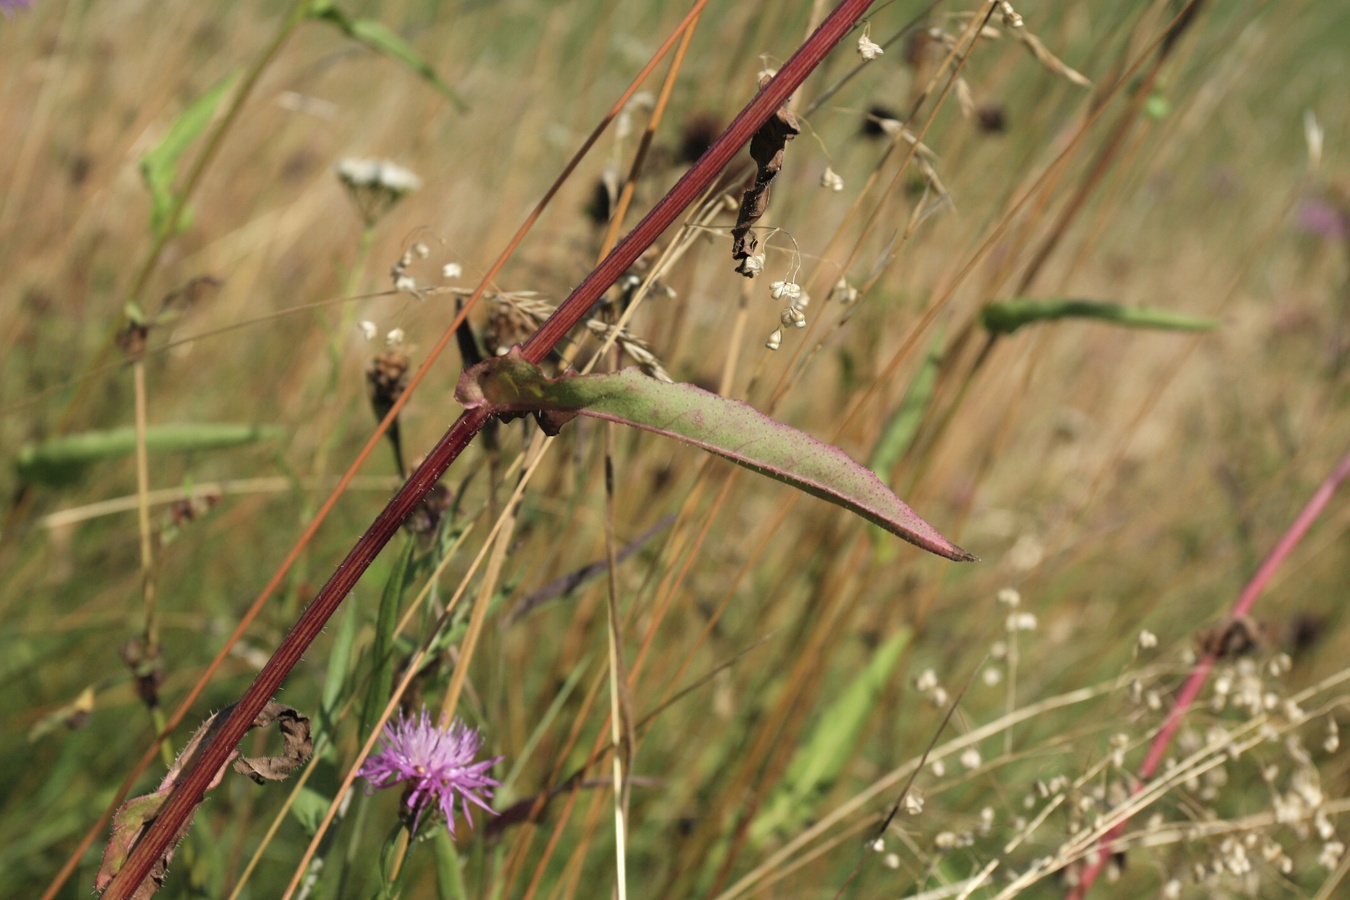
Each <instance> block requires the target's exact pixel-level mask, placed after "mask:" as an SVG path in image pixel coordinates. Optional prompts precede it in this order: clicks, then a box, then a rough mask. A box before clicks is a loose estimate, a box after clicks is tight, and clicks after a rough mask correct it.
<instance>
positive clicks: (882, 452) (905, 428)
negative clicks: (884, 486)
mask: <svg viewBox="0 0 1350 900" xmlns="http://www.w3.org/2000/svg"><path fill="white" fill-rule="evenodd" d="M941 365H942V338H941V337H938V338H937V339H936V340H934V341H933V344H932V346H930V347H929V348H928V355H927V356H926V357H924V360H923V363H922V365H920V366H919V370H918V371H917V372H915V373H914V380H913V381H911V382H910V383H909V389H908V390H906V391H905V396H904V397H902V398H901V399H900V405H898V406H897V407H896V408H895V411H894V412H893V413H891V417H890V419H888V420H887V422H886V427H885V428H884V429H883V430H882V432H881V437H880V438H879V439H878V440H877V443H876V446H875V447H873V448H872V456H871V458H870V459H869V460H868V461H867V468H869V469H871V470H872V471H873V472H876V473H877V477H878V478H880V479H881V480H882V481H886V480H887V479H888V478H890V473H891V470H892V469H894V468H895V466H896V464H897V463H899V462H900V458H901V457H902V456H904V455H905V451H907V450H908V449H909V447H910V445H911V444H913V443H914V438H915V437H917V436H918V434H919V425H920V424H921V423H922V422H923V414H924V413H925V412H926V411H927V410H928V403H929V401H931V400H932V399H933V391H934V389H935V388H936V387H937V377H938V369H939V368H940V367H941Z"/></svg>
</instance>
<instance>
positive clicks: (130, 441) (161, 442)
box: [15, 422, 286, 485]
mask: <svg viewBox="0 0 1350 900" xmlns="http://www.w3.org/2000/svg"><path fill="white" fill-rule="evenodd" d="M285 433H286V430H285V429H284V428H278V427H267V426H260V425H242V424H236V423H230V422H218V423H200V424H172V425H153V426H151V427H149V428H147V429H146V430H145V446H146V450H147V451H148V452H150V453H172V452H180V453H181V452H187V451H201V450H220V449H224V448H227V447H235V446H239V445H241V444H251V443H255V442H257V441H262V440H269V439H274V438H279V437H281V436H283V435H284V434H285ZM135 449H136V429H135V428H132V427H125V428H112V429H109V430H107V431H86V432H83V433H80V434H72V435H68V436H66V437H61V438H56V439H54V440H50V441H45V442H43V443H40V444H26V445H24V447H23V448H22V449H20V450H19V455H18V458H17V459H16V461H15V463H16V467H17V469H18V473H19V477H20V478H22V479H23V480H25V481H28V482H34V483H41V484H49V485H60V484H65V483H68V482H70V481H71V480H73V479H74V478H76V477H78V475H79V474H80V472H81V471H83V470H84V469H86V468H88V467H89V466H91V465H93V464H95V463H98V462H102V461H104V460H111V459H118V458H120V457H124V456H129V455H130V454H131V453H132V452H133V451H134V450H135Z"/></svg>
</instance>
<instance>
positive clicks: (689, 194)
mask: <svg viewBox="0 0 1350 900" xmlns="http://www.w3.org/2000/svg"><path fill="white" fill-rule="evenodd" d="M872 2H873V0H842V2H841V3H840V4H839V6H838V7H837V8H836V9H835V10H834V12H832V13H830V15H829V16H828V17H827V18H826V19H825V21H824V22H822V23H821V24H820V27H819V28H817V29H816V31H815V32H814V33H813V34H812V35H811V36H810V37H809V38H807V40H806V42H805V43H804V44H802V46H801V47H800V48H799V49H798V50H797V52H796V53H794V54H793V56H792V58H791V59H789V60H788V61H787V63H786V64H785V65H784V66H783V67H782V68H781V69H780V70H779V71H778V74H777V75H776V76H775V77H774V78H773V80H772V81H770V82H769V83H768V85H766V86H765V87H764V89H763V90H762V91H760V92H759V93H758V94H757V95H756V96H755V98H754V99H753V100H751V101H750V103H749V104H747V105H746V107H745V108H744V109H743V110H741V113H740V115H738V116H737V117H736V118H735V120H734V121H732V123H731V124H730V125H729V126H727V130H726V131H725V132H723V134H722V136H721V137H720V138H718V139H717V141H716V143H714V144H713V146H712V147H710V148H709V149H708V151H707V152H706V153H705V154H704V155H703V156H702V158H700V159H699V161H698V162H697V163H695V164H694V166H693V168H691V169H690V170H689V171H688V172H686V173H685V175H684V177H683V178H681V179H680V180H679V182H677V183H676V184H675V186H674V187H673V188H671V189H670V191H669V192H668V193H667V194H666V195H665V196H664V197H663V198H662V199H661V201H660V202H659V203H657V204H656V206H655V207H653V208H652V211H651V212H649V213H648V214H647V215H646V217H645V218H643V220H642V221H641V222H639V223H638V225H637V227H636V228H634V229H633V230H632V231H631V232H630V233H629V234H628V236H627V237H626V238H624V239H623V240H622V241H621V242H620V243H619V245H618V246H617V247H615V248H614V250H613V251H612V252H611V253H610V254H609V256H607V257H605V259H604V260H603V261H602V262H601V263H600V265H598V266H596V268H595V269H594V270H593V271H592V272H591V274H590V275H588V276H587V277H586V279H585V280H584V281H583V282H582V283H581V284H579V285H577V287H576V289H575V290H574V291H572V293H571V294H570V295H569V296H568V298H567V299H566V300H565V301H563V303H562V305H561V306H559V307H558V309H557V310H556V311H555V312H554V314H553V315H552V316H551V317H550V318H549V319H548V321H546V322H545V323H544V324H543V325H541V326H540V327H539V330H538V331H537V332H535V333H534V335H533V336H531V337H530V339H529V340H528V341H526V342H525V344H524V346H523V347H522V352H523V353H524V356H525V358H526V359H528V360H530V361H531V362H534V363H539V362H541V361H543V359H544V357H545V356H547V355H548V354H549V353H550V352H551V351H552V350H553V348H554V347H555V346H557V344H558V342H559V341H561V340H562V338H563V337H564V336H565V335H566V334H567V333H568V332H569V331H571V330H572V328H573V327H575V326H576V325H577V323H579V322H580V321H581V320H582V319H583V318H584V317H585V315H586V314H587V312H589V311H590V308H591V306H593V305H594V304H595V302H596V301H597V300H599V299H600V296H601V295H602V294H603V293H604V292H605V291H606V290H608V289H609V287H610V286H611V285H612V284H613V283H614V282H615V281H617V280H618V278H619V276H620V275H622V274H623V273H624V272H625V271H626V270H627V269H628V267H629V266H631V265H632V264H633V262H634V261H635V260H636V259H637V258H638V256H640V255H641V254H642V252H643V251H644V250H646V249H647V248H648V247H650V246H651V245H652V244H653V243H654V242H655V241H656V239H657V238H658V237H660V236H661V233H662V232H663V231H665V230H666V229H667V228H669V227H670V226H671V225H672V224H673V223H674V222H675V218H676V217H677V216H678V215H679V214H680V213H681V212H682V211H683V210H684V209H685V207H687V206H688V205H689V204H690V203H692V202H693V201H694V198H695V197H697V196H698V194H699V193H700V192H701V191H703V190H704V189H705V188H706V187H707V186H708V184H709V183H710V182H711V181H712V179H713V178H714V177H715V176H716V175H717V173H718V172H720V171H721V170H722V169H723V168H724V167H725V166H726V165H727V163H729V162H731V159H732V157H733V156H735V155H736V153H737V151H739V150H740V148H741V147H742V146H744V145H745V144H746V142H748V141H749V140H750V137H751V136H752V135H753V134H754V133H755V131H757V130H758V129H759V127H760V126H761V125H763V124H764V122H765V121H767V120H768V118H769V116H771V115H773V114H774V112H776V111H777V110H778V108H779V107H780V106H782V105H783V104H784V103H785V102H787V99H788V98H789V97H790V96H791V95H792V93H793V92H794V91H796V90H797V88H798V87H800V86H801V84H802V82H803V81H805V80H806V76H807V75H809V74H811V72H812V70H814V69H815V67H816V66H818V65H819V64H820V61H821V60H822V59H824V58H825V54H826V53H828V52H829V51H830V49H831V48H832V47H833V46H834V45H835V44H836V43H838V42H839V40H840V38H842V37H843V36H844V35H845V34H847V33H848V32H849V31H850V30H851V29H852V28H853V26H854V24H855V23H856V22H857V21H858V19H859V18H860V17H861V16H862V14H863V13H864V12H865V11H866V10H867V8H868V7H869V6H871V5H872ZM489 416H490V413H488V412H485V411H481V410H471V411H468V412H465V413H464V414H462V415H461V416H460V417H459V418H458V419H457V420H455V423H454V424H453V425H451V426H450V430H449V431H447V432H446V433H445V436H444V437H442V438H441V440H440V442H439V443H437V444H436V447H435V448H434V449H433V450H432V451H431V453H429V454H428V455H427V457H426V459H425V460H424V461H423V462H422V464H421V465H420V466H418V467H417V469H416V471H414V472H413V473H412V475H411V476H409V478H408V481H407V482H406V483H405V484H404V485H403V487H401V488H400V489H399V491H398V493H397V494H395V495H394V498H393V499H392V500H390V501H389V504H388V505H387V506H386V507H385V508H384V510H383V511H382V512H381V513H380V514H379V515H378V516H377V517H376V518H375V521H374V522H373V523H371V526H370V528H368V529H367V530H366V533H365V534H363V535H362V536H361V539H360V540H359V541H357V542H356V546H354V547H353V548H352V549H351V552H349V553H348V554H347V557H346V559H344V560H343V561H342V563H341V564H340V565H339V566H338V568H337V571H335V572H334V573H333V575H332V576H331V577H330V578H329V579H328V582H327V583H326V584H325V585H324V586H323V588H322V590H320V591H319V593H318V595H317V596H315V598H314V600H313V601H312V602H311V603H310V604H309V606H307V607H306V608H305V610H304V612H302V613H301V614H300V619H299V620H298V621H297V622H296V623H295V627H293V628H292V629H291V630H290V632H289V633H288V634H287V635H286V637H285V638H284V639H283V640H282V642H281V645H280V646H279V647H277V650H276V652H275V653H274V654H272V658H271V659H269V660H268V661H267V665H265V666H263V669H262V671H261V672H259V673H258V676H257V678H255V679H254V681H253V684H252V685H250V686H249V688H248V690H247V691H245V692H244V696H243V697H242V698H240V700H239V702H238V704H236V705H235V707H234V709H233V710H232V711H231V712H230V715H229V718H228V719H227V720H226V721H225V723H224V725H222V726H221V728H220V731H219V732H218V734H217V736H216V738H215V740H213V741H212V742H211V744H210V745H209V746H207V747H206V749H205V750H204V751H203V752H202V754H201V755H200V757H199V758H198V759H197V761H196V764H195V765H193V767H192V769H191V771H189V772H188V774H187V775H186V777H185V778H184V779H183V781H182V782H181V783H180V784H179V786H178V787H177V789H175V790H174V791H173V793H172V794H170V795H169V798H168V800H166V801H165V803H164V806H163V808H162V809H161V810H160V812H159V815H158V816H157V817H156V818H155V821H154V823H153V824H152V825H151V826H150V829H149V830H148V831H147V832H146V833H145V835H144V836H143V837H142V838H141V839H140V840H139V841H138V842H137V843H136V846H135V847H134V848H133V850H132V851H131V855H130V856H129V857H128V859H127V861H126V864H125V865H123V866H122V868H121V870H119V871H118V873H117V875H116V877H115V878H113V880H112V882H111V883H110V884H109V885H108V888H107V890H106V891H105V892H104V894H103V897H104V900H125V898H127V897H130V896H131V895H132V893H134V892H135V890H136V888H137V886H138V885H140V883H141V882H142V881H143V880H144V879H145V877H146V875H147V874H148V873H149V872H150V869H151V867H152V866H153V865H154V863H155V860H157V859H159V858H160V857H161V856H162V855H163V853H164V850H165V848H166V847H167V846H168V844H169V841H170V840H172V838H173V835H174V834H175V833H177V831H178V829H179V828H180V827H181V826H182V824H183V823H184V822H186V821H187V820H188V818H189V817H191V815H192V811H193V810H194V809H195V808H196V807H197V805H198V804H199V803H200V802H201V800H202V798H203V796H204V795H205V793H206V789H207V785H208V784H209V782H210V781H211V776H212V775H213V774H214V773H215V772H216V771H218V770H219V769H220V767H221V766H223V765H224V764H225V762H226V760H227V759H228V757H229V754H230V752H231V751H233V750H234V748H235V746H236V745H237V744H238V743H239V741H240V739H241V738H243V736H244V734H245V733H246V732H247V731H248V729H249V727H250V725H251V724H252V722H253V719H254V718H255V717H256V716H257V715H258V713H259V712H260V711H261V710H262V708H263V706H265V705H266V704H267V701H268V700H270V699H271V698H272V696H273V695H274V694H275V693H276V692H277V691H278V690H279V689H280V688H281V684H282V682H283V681H284V680H285V678H286V676H287V675H288V674H289V673H290V671H291V669H292V668H293V667H294V666H295V664H296V663H297V662H299V661H300V658H301V657H302V656H303V655H304V653H305V651H306V650H307V649H308V648H309V645H310V644H311V643H313V642H314V639H315V638H317V637H318V636H319V634H320V633H321V632H322V631H323V629H324V626H325V625H326V624H327V622H328V620H329V618H331V617H332V615H333V613H335V612H336V611H337V609H338V606H339V605H340V604H341V603H342V601H343V599H345V598H346V596H347V594H348V592H350V591H351V589H352V587H353V586H355V584H356V582H357V580H358V579H359V578H360V577H361V575H362V574H364V573H365V571H366V569H367V568H369V566H370V564H371V562H372V561H374V559H375V557H376V556H378V555H379V553H380V551H381V550H383V549H384V546H385V545H386V544H387V543H389V541H390V539H392V538H393V536H394V534H395V532H397V531H398V528H399V525H400V524H401V523H402V522H403V520H404V518H406V517H407V516H408V514H409V513H411V512H412V511H413V510H414V509H416V508H417V505H418V504H419V503H421V502H422V499H423V498H424V497H425V496H426V495H427V493H428V492H429V491H430V490H431V489H432V487H434V486H435V485H436V482H438V481H439V480H440V479H441V476H442V475H444V474H445V472H446V470H447V469H449V468H450V465H451V464H452V463H453V462H454V461H455V460H456V459H457V458H459V455H460V453H462V452H463V451H464V449H465V448H466V447H468V446H469V442H470V441H472V440H473V438H474V436H475V435H477V434H478V432H479V431H480V430H481V429H482V427H483V425H484V424H486V422H487V420H488V418H489Z"/></svg>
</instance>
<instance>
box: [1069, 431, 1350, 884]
mask: <svg viewBox="0 0 1350 900" xmlns="http://www.w3.org/2000/svg"><path fill="white" fill-rule="evenodd" d="M1347 476H1350V450H1347V451H1346V454H1345V456H1343V457H1341V462H1340V465H1338V466H1336V468H1335V469H1334V470H1333V471H1332V473H1331V474H1330V475H1328V476H1327V478H1326V480H1325V481H1323V482H1322V484H1321V486H1320V487H1318V489H1317V492H1316V493H1315V494H1313V495H1312V498H1311V499H1310V500H1308V503H1307V505H1306V506H1304V507H1303V511H1302V512H1300V513H1299V514H1298V518H1296V519H1295V520H1294V524H1293V525H1290V526H1289V530H1288V531H1286V532H1285V533H1284V537H1282V538H1280V542H1279V543H1278V544H1276V545H1275V549H1273V550H1271V551H1270V554H1269V555H1268V556H1267V557H1266V558H1265V560H1264V561H1263V562H1262V563H1261V568H1259V569H1257V570H1256V574H1255V575H1253V576H1252V580H1251V581H1249V582H1247V586H1246V587H1245V588H1243V589H1242V594H1241V596H1239V597H1238V599H1237V602H1236V603H1234V604H1233V609H1232V611H1231V612H1230V613H1229V617H1230V618H1231V619H1236V618H1238V617H1239V616H1245V615H1247V614H1248V613H1249V612H1251V608H1252V606H1253V605H1254V604H1255V603H1256V598H1257V596H1258V595H1260V593H1261V591H1263V590H1264V589H1265V587H1266V584H1268V583H1269V582H1270V579H1271V578H1272V577H1273V576H1274V575H1275V570H1276V569H1278V568H1279V567H1280V565H1281V563H1283V562H1284V561H1285V560H1286V559H1287V558H1288V557H1289V554H1290V553H1292V552H1293V550H1294V548H1295V547H1297V546H1298V543H1299V541H1301V540H1303V536H1304V535H1305V534H1307V533H1308V529H1309V528H1311V527H1312V523H1313V522H1314V521H1316V520H1317V517H1318V516H1320V515H1321V514H1322V510H1323V509H1325V508H1326V505H1327V503H1329V502H1330V501H1331V495H1332V494H1334V493H1335V492H1336V488H1338V487H1339V486H1340V484H1341V482H1342V481H1344V480H1345V479H1346V477H1347ZM1215 661H1216V657H1215V655H1214V654H1213V653H1209V652H1206V653H1205V654H1204V656H1202V657H1201V658H1200V659H1199V660H1198V661H1197V662H1196V664H1195V668H1194V669H1192V670H1191V674H1190V677H1189V678H1187V679H1186V683H1185V684H1184V685H1182V687H1181V691H1180V692H1179V693H1178V694H1177V698H1176V700H1175V701H1174V702H1173V703H1172V710H1171V711H1170V712H1169V713H1168V714H1167V720H1166V721H1165V722H1163V726H1162V728H1161V729H1159V730H1158V734H1157V735H1156V736H1155V737H1154V738H1153V744H1152V745H1151V746H1150V747H1149V750H1148V756H1147V757H1146V758H1145V759H1144V763H1143V765H1141V766H1140V767H1139V781H1138V782H1136V783H1135V786H1134V790H1133V791H1131V792H1130V793H1131V796H1133V795H1134V794H1137V793H1139V792H1140V791H1142V790H1143V789H1144V784H1145V782H1147V781H1148V779H1149V778H1152V777H1153V773H1154V772H1156V771H1157V769H1158V766H1159V765H1160V764H1161V763H1162V761H1163V756H1164V755H1165V754H1166V753H1167V747H1168V745H1169V744H1170V743H1171V741H1172V735H1174V734H1176V731H1177V728H1179V727H1180V726H1181V719H1182V717H1183V716H1184V715H1186V711H1187V710H1188V709H1190V707H1191V704H1192V703H1194V702H1195V698H1196V697H1197V696H1199V694H1200V688H1201V687H1203V686H1204V684H1205V680H1206V679H1207V678H1208V677H1209V673H1210V671H1211V670H1212V669H1213V668H1214V663H1215ZM1128 822H1129V819H1124V820H1122V821H1120V822H1119V823H1117V824H1116V826H1115V827H1114V828H1112V829H1111V830H1110V831H1108V832H1107V833H1106V834H1105V836H1103V837H1102V840H1101V845H1100V848H1099V849H1098V852H1097V858H1096V859H1094V860H1092V861H1091V862H1089V863H1088V865H1087V866H1086V867H1084V869H1083V874H1082V876H1081V877H1080V878H1079V881H1078V884H1077V885H1076V886H1075V887H1074V889H1073V890H1072V891H1070V892H1069V897H1070V900H1081V898H1082V897H1083V896H1085V895H1086V894H1087V892H1088V891H1089V890H1090V889H1091V888H1092V884H1093V882H1095V881H1096V880H1097V876H1098V875H1100V874H1101V870H1102V868H1103V867H1104V866H1105V865H1106V860H1107V858H1108V857H1109V856H1110V850H1109V848H1110V846H1111V843H1112V842H1113V841H1115V840H1116V839H1117V838H1119V837H1120V836H1121V834H1123V833H1124V831H1125V826H1126V824H1127V823H1128Z"/></svg>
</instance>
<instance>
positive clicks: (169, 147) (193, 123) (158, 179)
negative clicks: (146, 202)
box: [141, 69, 239, 237]
mask: <svg viewBox="0 0 1350 900" xmlns="http://www.w3.org/2000/svg"><path fill="white" fill-rule="evenodd" d="M238 80H239V71H238V70H237V69H236V70H235V71H233V72H231V73H230V74H229V75H226V76H225V77H224V78H222V79H221V80H220V81H218V82H216V83H215V84H214V85H213V86H212V87H211V88H210V89H208V90H207V92H206V93H204V94H202V95H201V96H200V97H198V98H197V99H196V100H194V101H193V102H192V103H191V104H190V105H189V106H188V108H187V109H185V110H183V111H182V112H181V113H180V114H179V115H178V118H177V119H174V121H173V124H172V125H170V126H169V130H168V131H167V132H166V133H165V135H164V137H162V138H160V141H159V143H157V144H156V145H155V146H153V147H151V148H150V149H149V150H147V151H145V153H144V154H142V155H141V177H143V178H144V179H145V186H146V188H147V189H148V190H149V191H150V228H151V230H152V231H153V232H154V233H155V236H156V237H163V236H164V232H165V230H166V229H167V228H168V227H169V217H170V214H171V213H172V211H173V207H174V203H175V202H176V199H177V198H176V196H175V194H174V189H173V183H174V181H175V180H176V179H177V177H178V161H179V160H180V159H182V157H183V154H184V153H185V152H187V148H188V147H190V146H192V144H193V142H194V141H196V140H197V138H199V137H201V135H202V132H204V131H206V126H208V125H210V124H211V120H212V119H213V118H215V115H216V108H217V107H218V106H220V101H221V100H223V99H224V98H225V96H226V95H227V94H229V92H230V91H231V90H232V89H233V88H234V85H235V82H237V81H238ZM179 224H180V225H181V224H182V222H181V220H180V223H179Z"/></svg>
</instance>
